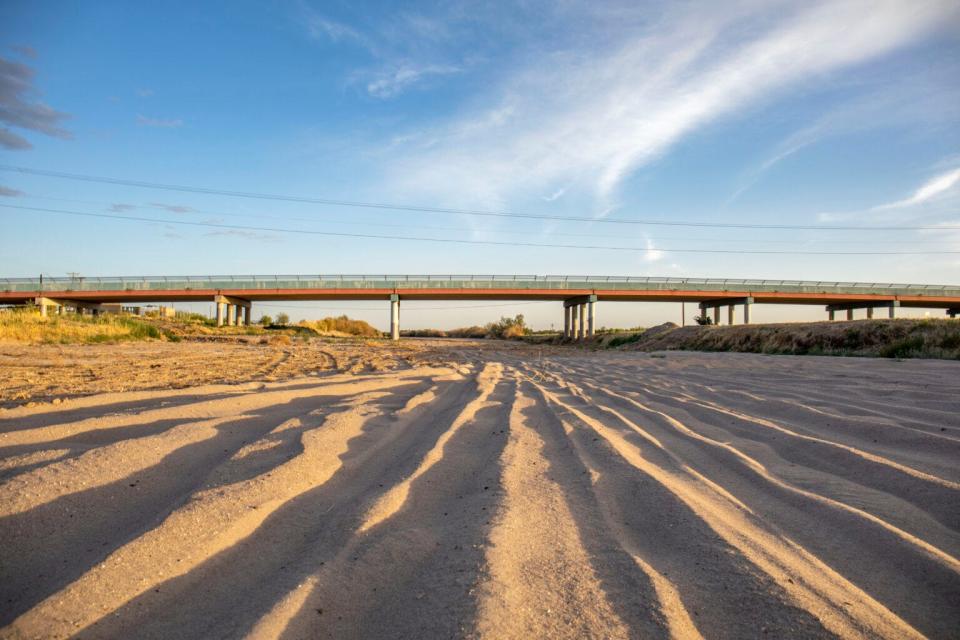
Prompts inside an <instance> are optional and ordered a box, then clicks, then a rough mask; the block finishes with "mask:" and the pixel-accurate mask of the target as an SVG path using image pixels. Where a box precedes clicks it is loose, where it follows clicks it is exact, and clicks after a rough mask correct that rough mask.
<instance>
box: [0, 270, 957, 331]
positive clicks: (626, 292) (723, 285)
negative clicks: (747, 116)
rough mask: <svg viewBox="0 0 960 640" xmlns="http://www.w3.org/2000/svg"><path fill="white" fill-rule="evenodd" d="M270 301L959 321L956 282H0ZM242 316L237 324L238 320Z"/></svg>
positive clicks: (581, 326)
mask: <svg viewBox="0 0 960 640" xmlns="http://www.w3.org/2000/svg"><path fill="white" fill-rule="evenodd" d="M268 300H270V301H272V300H384V301H387V300H389V301H390V333H391V336H392V337H393V339H394V340H396V339H398V338H399V336H400V302H401V300H556V301H558V302H562V303H563V315H564V336H565V337H567V338H571V339H574V338H579V339H582V338H584V337H586V336H592V335H593V334H594V332H595V330H596V327H597V303H598V302H617V301H623V302H642V301H652V302H694V303H698V304H699V305H700V309H701V311H702V313H704V314H706V313H708V312H710V311H712V312H713V320H714V322H715V323H716V324H720V319H721V314H720V311H721V309H723V308H726V309H727V321H728V323H729V324H733V323H734V320H735V312H734V310H735V308H736V307H737V306H741V307H743V316H742V317H743V322H744V323H749V322H750V308H751V305H753V304H808V305H824V306H825V309H826V311H827V312H828V313H829V318H830V319H831V320H833V319H834V318H835V314H836V312H837V311H842V312H845V313H846V317H847V319H848V320H852V319H853V312H854V310H857V309H865V310H866V315H867V317H868V318H872V317H873V312H874V310H875V309H885V310H886V311H887V314H888V317H890V318H894V317H896V310H897V308H899V307H920V308H931V309H945V310H946V313H947V315H949V316H950V317H951V318H954V317H957V315H958V314H960V285H932V284H885V283H876V282H823V281H803V280H743V279H720V278H656V277H618V276H550V275H548V276H535V275H276V276H171V277H164V276H160V277H156V276H154V277H108V278H95V277H94V278H80V277H63V278H59V277H52V278H51V277H42V278H0V304H7V305H22V304H36V305H37V306H39V307H40V311H41V313H42V314H44V315H46V314H47V313H48V308H54V309H56V310H57V312H62V311H63V310H64V309H69V308H72V309H75V310H77V311H81V312H82V311H83V310H90V311H91V312H93V313H97V312H99V311H102V310H103V305H105V304H110V303H130V304H132V303H146V302H214V303H215V304H216V319H217V325H218V326H220V325H224V324H227V325H231V324H241V323H242V324H250V321H251V320H250V317H251V309H252V306H253V303H254V302H257V301H268ZM241 311H242V317H241Z"/></svg>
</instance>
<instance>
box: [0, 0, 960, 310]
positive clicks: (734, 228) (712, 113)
mask: <svg viewBox="0 0 960 640" xmlns="http://www.w3.org/2000/svg"><path fill="white" fill-rule="evenodd" d="M20 169H27V170H30V171H33V172H35V173H29V172H24V171H21V170H20ZM51 174H70V175H74V176H85V177H94V178H98V180H97V181H90V180H76V179H68V178H65V177H63V176H62V175H59V176H57V175H51ZM99 178H103V179H104V180H99ZM130 182H139V183H148V184H150V185H175V186H176V185H181V186H186V187H190V188H197V189H200V190H207V191H215V192H221V193H197V192H196V191H195V190H194V191H190V190H187V191H183V190H171V189H159V188H149V187H147V186H132V185H131V184H129V183H130ZM229 191H233V192H238V191H239V192H245V193H255V194H273V195H278V196H283V197H285V198H286V199H283V198H279V199H278V198H267V199H262V198H241V197H235V196H230V195H226V194H224V193H222V192H229ZM297 198H301V199H303V200H312V201H311V202H305V201H300V202H297V201H295V200H296V199H297ZM330 201H337V202H344V201H347V202H352V203H374V204H385V205H399V206H400V208H389V207H387V208H383V207H365V206H345V205H342V204H340V205H338V204H333V203H331V202H330ZM402 207H407V208H402ZM418 209H434V211H423V210H418ZM436 209H442V210H444V211H436ZM465 210H466V211H481V212H499V213H509V214H521V215H520V216H515V215H509V216H489V215H471V214H467V213H462V211H465ZM80 214H97V216H89V215H80ZM103 216H114V217H103ZM524 216H532V217H524ZM124 218H127V219H124ZM129 218H139V219H138V220H131V219H129ZM570 218H575V220H571V219H570ZM625 220H626V221H630V222H624V221H625ZM637 221H644V222H659V223H669V224H639V223H637ZM677 223H680V224H679V225H678V224H677ZM688 223H694V224H692V225H688ZM703 223H706V224H707V225H708V226H697V225H698V224H703ZM717 225H720V226H717ZM723 225H727V226H723ZM764 225H766V228H765V227H764ZM778 225H779V226H781V227H782V226H792V227H807V228H806V229H803V228H787V229H784V228H770V227H771V226H774V227H776V226H778ZM838 226H840V227H848V229H836V228H833V227H838ZM849 227H854V228H857V229H854V230H850V229H849ZM870 227H885V229H876V228H873V229H870ZM304 232H307V233H304ZM325 234H329V235H325ZM336 234H340V235H336ZM370 236H375V237H370ZM404 238H406V239H404ZM410 238H419V239H410ZM424 238H428V239H430V240H424ZM451 240H456V241H458V242H451ZM531 245H540V246H531ZM543 245H548V246H543ZM557 245H560V246H557ZM951 252H952V253H951ZM71 272H73V273H80V274H82V275H85V276H116V275H203V274H236V275H241V274H321V273H322V274H358V273H359V274H565V275H622V276H626V275H631V276H632V275H636V276H647V275H649V276H673V277H720V278H767V279H775V278H785V279H805V280H830V281H861V282H862V281H868V282H910V283H931V284H960V2H957V1H956V0H947V1H937V0H872V1H854V0H834V1H828V2H823V1H816V0H808V1H804V2H794V1H788V0H762V1H751V0H744V1H740V0H729V1H726V2H722V3H718V2H710V1H707V2H692V1H688V2H656V1H653V2H642V3H641V2H635V1H633V2H599V1H594V2H575V1H572V0H570V1H568V0H564V1H559V2H557V1H551V2H539V1H537V0H524V1H520V2H509V1H507V0H504V1H503V2H490V3H484V2H460V1H455V0H450V1H446V2H431V3H422V2H359V1H352V2H336V1H331V2H317V1H314V2H309V1H307V0H290V1H280V0H274V1H256V2H255V1H252V0H249V1H247V0H232V1H229V2H227V1H223V2H205V3H195V2H176V1H171V2H163V3H130V2H121V1H116V2H113V1H110V0H101V1H99V2H96V3H91V2H80V1H71V0H63V1H62V2H57V3H38V2H32V1H21V0H5V2H3V3H2V4H0V277H25V276H34V277H35V276H37V275H39V274H40V273H43V274H45V275H48V276H57V275H65V274H67V273H71ZM258 306H260V305H258ZM383 306H384V305H382V304H373V303H356V302H351V303H343V304H336V303H333V304H332V303H330V302H324V303H313V304H302V303H298V304H293V305H290V306H289V308H281V307H280V306H279V305H276V306H271V307H270V308H267V306H264V308H263V311H264V312H269V313H272V314H276V313H278V312H280V311H286V312H287V313H289V314H290V315H291V316H293V317H294V319H299V318H301V317H304V318H310V317H322V316H325V315H331V314H334V313H339V312H344V313H349V314H350V315H351V316H355V317H362V318H364V319H368V320H370V321H371V322H374V323H375V324H377V325H378V326H381V327H382V326H385V325H386V324H387V322H388V318H387V313H386V311H385V310H384V309H383V308H382V307H383ZM463 306H464V304H463V303H460V304H459V305H454V304H452V303H451V304H450V305H438V303H435V302H434V303H426V302H424V303H409V304H407V305H405V306H404V324H405V325H406V326H441V327H449V326H461V325H466V324H477V323H482V322H487V321H490V320H493V319H496V318H497V317H499V316H501V315H513V314H514V313H524V314H525V316H526V317H527V318H528V320H530V321H531V323H532V324H533V325H534V326H537V327H542V328H546V327H549V326H550V325H551V324H560V323H562V312H561V311H560V308H559V304H558V303H549V304H543V303H538V304H527V305H503V304H501V305H500V306H495V307H494V306H491V305H476V306H473V307H471V308H468V309H464V308H462V307H463ZM691 306H692V305H688V309H687V310H686V311H687V321H688V322H689V318H690V317H692V315H694V311H693V310H692V309H690V307H691ZM438 307H441V308H438ZM447 307H449V308H447ZM454 307H457V308H454ZM418 309H419V310H418ZM200 310H205V309H200ZM257 311H258V310H255V313H257ZM599 313H600V318H599V324H600V325H607V326H636V325H649V324H652V323H656V322H662V321H665V320H673V321H676V322H679V321H680V319H681V312H680V309H679V307H678V305H664V304H660V305H657V304H648V305H638V304H627V303H617V304H616V305H613V304H609V305H604V306H603V308H602V309H600V311H599ZM941 314H942V311H938V312H935V315H938V316H939V315H941ZM753 315H754V318H755V319H756V320H759V321H764V320H770V321H773V320H785V319H815V318H821V316H823V315H824V312H823V309H821V308H816V309H813V308H785V307H774V308H764V307H760V308H757V309H755V310H754V314H753Z"/></svg>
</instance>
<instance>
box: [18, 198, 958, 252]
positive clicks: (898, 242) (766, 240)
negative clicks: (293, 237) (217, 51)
mask: <svg viewBox="0 0 960 640" xmlns="http://www.w3.org/2000/svg"><path fill="white" fill-rule="evenodd" d="M29 197H30V198H31V199H34V200H52V201H54V202H71V203H74V204H86V205H100V206H105V207H109V206H112V205H113V204H115V203H110V202H102V201H94V200H78V199H76V198H56V197H53V196H35V195H31V196H29ZM167 206H168V205H163V204H154V203H150V204H141V205H129V207H130V208H131V209H138V208H150V209H160V210H168V209H167ZM188 209H189V210H188V211H183V212H179V211H177V212H174V213H178V214H179V213H185V214H206V215H211V216H224V217H229V218H252V219H254V220H280V221H284V222H311V223H323V224H334V225H338V226H360V227H382V228H388V229H424V230H427V231H455V232H462V231H463V229H462V228H460V227H437V226H432V225H412V224H390V223H387V222H369V221H355V220H350V221H343V220H318V219H317V218H316V217H311V218H304V217H300V216H275V215H267V214H256V213H227V212H225V211H211V210H209V209H195V208H193V207H189V208H188ZM324 213H328V212H321V215H322V214H324ZM941 228H942V227H941ZM493 233H497V234H506V235H514V236H516V235H527V236H528V235H530V234H531V232H529V231H510V230H504V229H496V230H494V231H493ZM547 235H549V236H558V237H570V238H612V239H618V240H620V239H623V234H610V233H559V232H555V231H550V232H548V233H547ZM644 240H649V241H650V242H663V241H664V240H666V241H672V240H686V241H694V242H700V241H705V242H711V243H723V244H730V243H740V244H743V243H744V241H743V240H736V239H732V238H716V237H710V238H705V237H691V236H659V237H656V238H654V237H644ZM800 242H801V241H798V240H797V239H792V240H771V239H769V238H759V239H758V238H754V239H751V240H749V243H750V244H792V245H796V244H799V243H800ZM816 242H817V244H840V245H848V244H856V245H861V244H870V245H873V244H896V245H920V246H926V245H930V244H935V243H938V242H942V239H940V238H930V239H928V240H920V241H912V240H820V239H818V240H816Z"/></svg>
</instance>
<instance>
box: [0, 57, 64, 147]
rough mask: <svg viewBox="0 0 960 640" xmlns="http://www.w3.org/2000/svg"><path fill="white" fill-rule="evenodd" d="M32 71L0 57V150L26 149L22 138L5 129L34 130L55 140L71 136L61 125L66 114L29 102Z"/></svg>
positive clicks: (31, 90) (27, 145) (32, 87)
mask: <svg viewBox="0 0 960 640" xmlns="http://www.w3.org/2000/svg"><path fill="white" fill-rule="evenodd" d="M33 81H34V71H33V69H31V68H30V67H28V66H27V65H25V64H23V63H20V62H14V61H12V60H7V59H5V58H0V124H2V125H4V126H0V147H3V148H5V149H11V150H23V149H30V148H32V146H33V145H31V144H30V142H29V141H27V139H26V138H24V137H23V136H21V135H19V134H18V133H14V132H13V131H11V130H10V129H9V128H7V127H15V128H20V129H27V130H29V131H36V132H38V133H43V134H45V135H48V136H53V137H55V138H62V139H65V140H66V139H70V138H71V137H72V134H71V133H70V132H69V131H67V130H66V129H64V128H63V127H62V126H61V122H62V121H63V120H66V119H67V118H69V117H70V115H69V114H67V113H64V112H62V111H57V110H56V109H53V108H51V107H49V106H47V105H46V104H44V103H42V102H38V101H34V100H30V99H29V98H28V97H27V96H30V95H31V94H36V93H37V89H36V88H35V87H34V85H33Z"/></svg>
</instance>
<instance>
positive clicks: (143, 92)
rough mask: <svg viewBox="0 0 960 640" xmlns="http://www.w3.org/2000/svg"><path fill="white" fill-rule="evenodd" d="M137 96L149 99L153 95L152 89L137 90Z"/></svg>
mask: <svg viewBox="0 0 960 640" xmlns="http://www.w3.org/2000/svg"><path fill="white" fill-rule="evenodd" d="M137 95H138V96H139V97H141V98H149V97H150V96H152V95H153V89H143V88H141V89H137Z"/></svg>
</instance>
